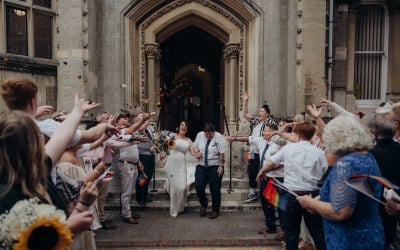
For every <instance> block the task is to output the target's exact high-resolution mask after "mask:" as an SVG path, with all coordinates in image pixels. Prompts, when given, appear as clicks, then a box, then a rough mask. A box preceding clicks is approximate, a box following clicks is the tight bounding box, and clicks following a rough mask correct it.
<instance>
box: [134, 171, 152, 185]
mask: <svg viewBox="0 0 400 250" xmlns="http://www.w3.org/2000/svg"><path fill="white" fill-rule="evenodd" d="M148 181H149V178H148V177H147V175H146V174H145V173H144V171H143V170H139V174H138V177H137V179H136V183H137V184H138V185H139V186H141V187H143V186H144V185H145V184H146V183H147V182H148Z"/></svg>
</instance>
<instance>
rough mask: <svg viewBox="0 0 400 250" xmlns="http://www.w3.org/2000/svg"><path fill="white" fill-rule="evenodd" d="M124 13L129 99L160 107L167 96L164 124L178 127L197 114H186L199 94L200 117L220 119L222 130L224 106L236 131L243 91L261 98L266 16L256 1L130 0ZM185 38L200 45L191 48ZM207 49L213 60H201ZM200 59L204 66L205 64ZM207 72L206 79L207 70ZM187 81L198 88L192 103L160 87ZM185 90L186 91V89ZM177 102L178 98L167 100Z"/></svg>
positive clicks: (128, 102) (129, 102)
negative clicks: (260, 80)
mask: <svg viewBox="0 0 400 250" xmlns="http://www.w3.org/2000/svg"><path fill="white" fill-rule="evenodd" d="M122 13H123V15H124V23H125V27H124V34H125V40H124V43H125V45H126V50H125V51H124V52H125V67H126V70H125V78H124V79H125V81H126V89H124V90H123V91H122V96H123V97H124V98H123V99H122V100H123V106H126V107H134V106H136V105H140V106H142V107H143V108H144V109H146V110H156V109H157V107H158V106H159V105H158V104H159V103H160V104H161V103H164V102H165V107H164V108H165V110H164V111H163V110H159V111H160V112H159V113H160V118H161V119H160V121H161V125H162V127H163V128H166V129H175V127H176V125H177V123H178V120H180V119H194V117H189V116H188V115H186V114H185V112H186V111H187V108H186V106H188V105H189V104H190V105H192V104H191V101H199V102H195V103H196V105H199V107H198V108H199V109H200V110H201V112H202V113H203V117H201V118H200V123H204V122H207V121H211V122H214V123H215V125H216V126H217V128H218V130H220V131H221V130H223V129H224V124H223V120H224V118H223V115H222V114H223V112H221V111H219V110H220V108H221V107H222V106H223V107H225V115H226V118H227V119H226V120H227V123H228V126H229V128H230V131H234V130H237V129H238V128H239V111H240V109H241V108H242V101H241V98H240V96H241V94H242V92H243V91H244V90H245V89H248V91H249V94H250V95H251V96H255V97H256V98H258V97H257V96H259V92H257V90H258V88H259V87H260V86H258V85H259V81H258V80H257V79H261V78H262V71H260V70H259V69H260V67H259V63H260V62H259V59H260V58H261V57H260V56H259V55H261V52H262V46H261V44H260V41H261V40H260V34H262V33H261V32H260V30H263V28H262V26H263V20H262V18H261V14H262V10H261V9H259V8H258V7H257V4H256V3H254V2H253V1H242V0H232V1H219V0H170V1H153V0H143V1H132V2H131V3H130V4H129V5H128V6H127V7H126V8H125V9H124V10H123V11H122ZM191 37H196V38H198V39H197V40H193V38H191ZM191 39H192V40H191ZM198 40H201V41H204V44H203V43H200V42H199V41H198ZM187 43H194V44H196V45H197V46H196V47H195V46H192V47H190V48H186V47H185V46H187V45H188V44H187ZM181 45H182V46H181ZM185 49H186V50H185ZM171 54H172V55H174V56H171ZM195 55H196V56H195ZM207 56H208V57H210V58H209V60H208V61H207V60H205V59H203V60H201V59H202V58H204V57H207ZM199 66H200V69H201V70H203V69H204V71H205V72H202V71H199ZM249 71H251V74H249V73H248V72H249ZM177 72H179V76H178V74H177ZM207 74H209V75H208V78H207V77H204V75H207ZM189 80H190V81H189ZM181 81H186V82H185V84H184V85H187V86H188V88H189V89H195V88H194V87H196V88H198V89H197V90H196V94H199V95H193V97H196V98H192V99H190V98H188V99H187V100H188V101H187V102H185V101H184V100H185V98H186V97H184V98H183V99H182V100H181V99H179V98H178V97H177V96H178V95H176V97H175V100H164V99H165V97H164V96H163V95H164V94H165V93H162V91H164V90H169V91H171V90H172V89H174V88H177V86H180V85H179V82H181ZM164 83H165V84H166V86H165V87H164ZM248 83H249V84H248ZM177 84H178V85H177ZM179 88H181V87H179ZM160 91H161V92H160ZM180 91H181V92H182V91H183V92H185V88H183V89H181V90H180ZM207 91H208V92H207ZM190 95H192V93H190ZM172 101H174V102H176V104H170V103H169V102H172ZM179 102H181V103H180V104H179ZM221 103H222V105H220V104H221ZM178 104H179V105H180V106H179V105H178ZM190 105H189V106H190ZM188 108H189V107H188ZM192 108H193V107H192ZM168 110H169V111H168ZM184 110H186V111H184ZM167 116H170V118H168V117H167ZM169 120H171V121H169ZM193 121H194V120H193ZM201 125H202V124H201Z"/></svg>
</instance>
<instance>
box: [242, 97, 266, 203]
mask: <svg viewBox="0 0 400 250" xmlns="http://www.w3.org/2000/svg"><path fill="white" fill-rule="evenodd" d="M242 100H243V117H244V118H245V119H246V120H247V121H248V122H249V123H250V128H251V132H250V135H251V136H257V137H259V138H262V132H263V130H264V127H265V124H266V123H267V122H268V120H269V119H270V118H269V115H270V109H269V107H268V105H266V104H265V105H263V106H262V107H261V108H260V109H259V110H258V113H257V116H253V115H251V114H249V112H248V101H249V96H248V94H247V92H244V93H243V95H242ZM249 151H250V152H249V160H248V164H247V175H248V177H249V187H250V192H249V194H248V195H247V197H246V198H245V200H244V202H252V201H255V200H257V194H256V188H257V182H256V177H257V173H258V168H259V166H260V152H259V149H258V148H257V147H256V146H255V145H251V144H250V149H249Z"/></svg>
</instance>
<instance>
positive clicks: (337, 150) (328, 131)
mask: <svg viewBox="0 0 400 250" xmlns="http://www.w3.org/2000/svg"><path fill="white" fill-rule="evenodd" d="M322 138H323V140H324V142H325V146H326V151H328V152H330V153H334V154H336V155H339V156H343V155H346V154H348V153H351V152H354V151H357V150H368V149H371V148H372V147H373V138H372V134H371V133H370V132H369V131H368V129H367V128H366V127H365V126H364V125H362V124H361V121H360V119H358V118H357V117H356V116H354V115H346V114H342V115H339V116H337V117H336V118H334V119H333V120H332V121H330V122H329V123H328V124H327V125H326V126H325V129H324V132H323V134H322Z"/></svg>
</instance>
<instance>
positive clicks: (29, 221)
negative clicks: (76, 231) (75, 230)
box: [0, 198, 72, 250]
mask: <svg viewBox="0 0 400 250" xmlns="http://www.w3.org/2000/svg"><path fill="white" fill-rule="evenodd" d="M38 201H39V200H38V199H36V198H33V199H29V200H21V201H19V202H17V203H16V204H15V205H14V206H13V207H12V208H11V210H10V211H9V212H8V213H4V214H1V215H0V225H1V227H0V249H4V250H6V249H7V250H8V249H14V250H22V249H62V250H63V249H69V246H70V244H71V243H72V233H71V231H70V230H69V228H68V227H67V225H66V216H65V213H64V211H62V210H59V209H57V208H56V207H55V206H53V205H50V204H39V203H38Z"/></svg>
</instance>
